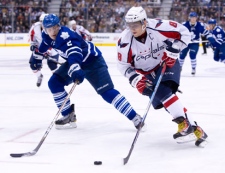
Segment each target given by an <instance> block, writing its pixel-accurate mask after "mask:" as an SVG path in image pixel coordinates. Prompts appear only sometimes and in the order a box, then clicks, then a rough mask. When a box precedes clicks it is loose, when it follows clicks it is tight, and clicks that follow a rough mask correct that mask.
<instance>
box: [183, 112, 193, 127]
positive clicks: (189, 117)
mask: <svg viewBox="0 0 225 173" xmlns="http://www.w3.org/2000/svg"><path fill="white" fill-rule="evenodd" d="M184 113H186V115H187V119H188V121H189V122H190V124H191V125H192V126H196V124H195V122H194V121H193V119H192V116H191V114H190V113H187V109H186V108H184Z"/></svg>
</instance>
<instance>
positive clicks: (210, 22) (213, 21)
mask: <svg viewBox="0 0 225 173" xmlns="http://www.w3.org/2000/svg"><path fill="white" fill-rule="evenodd" d="M208 24H209V25H210V24H211V25H216V19H209V21H208Z"/></svg>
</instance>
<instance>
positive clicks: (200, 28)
mask: <svg viewBox="0 0 225 173" xmlns="http://www.w3.org/2000/svg"><path fill="white" fill-rule="evenodd" d="M182 24H183V25H184V26H186V27H187V28H188V30H189V31H190V32H191V40H192V41H199V38H200V34H202V35H204V36H207V35H208V34H209V31H208V30H206V29H205V26H204V24H203V23H201V22H196V23H195V25H191V23H190V22H189V21H186V22H184V23H182Z"/></svg>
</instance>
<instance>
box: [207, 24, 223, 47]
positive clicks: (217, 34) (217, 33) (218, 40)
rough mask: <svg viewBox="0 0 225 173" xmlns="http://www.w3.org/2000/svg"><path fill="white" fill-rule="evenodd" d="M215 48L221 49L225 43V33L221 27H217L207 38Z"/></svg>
mask: <svg viewBox="0 0 225 173" xmlns="http://www.w3.org/2000/svg"><path fill="white" fill-rule="evenodd" d="M207 39H208V40H209V42H210V44H211V45H212V47H213V48H219V47H220V46H221V45H222V44H223V43H225V32H224V30H223V29H222V28H221V27H220V26H215V27H214V29H213V30H211V31H210V34H209V36H208V37H207Z"/></svg>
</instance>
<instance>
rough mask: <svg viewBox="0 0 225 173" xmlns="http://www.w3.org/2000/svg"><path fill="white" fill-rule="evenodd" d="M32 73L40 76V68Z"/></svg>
mask: <svg viewBox="0 0 225 173" xmlns="http://www.w3.org/2000/svg"><path fill="white" fill-rule="evenodd" d="M34 73H35V74H36V76H37V78H38V77H40V76H41V71H40V70H38V71H36V72H34Z"/></svg>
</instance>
